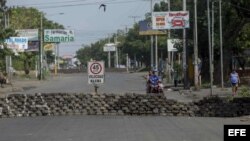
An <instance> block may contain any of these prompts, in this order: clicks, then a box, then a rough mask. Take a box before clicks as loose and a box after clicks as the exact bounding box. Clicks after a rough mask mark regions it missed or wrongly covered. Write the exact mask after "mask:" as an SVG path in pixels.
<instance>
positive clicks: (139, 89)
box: [8, 72, 146, 94]
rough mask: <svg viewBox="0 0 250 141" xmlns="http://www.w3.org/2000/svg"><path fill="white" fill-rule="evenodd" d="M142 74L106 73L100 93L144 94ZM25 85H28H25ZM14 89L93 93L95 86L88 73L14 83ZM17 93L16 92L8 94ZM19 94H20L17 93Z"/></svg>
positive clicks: (28, 92)
mask: <svg viewBox="0 0 250 141" xmlns="http://www.w3.org/2000/svg"><path fill="white" fill-rule="evenodd" d="M142 76H143V74H142V73H126V72H122V73H109V72H108V73H106V74H105V83H104V84H101V85H99V89H98V92H99V93H118V94H119V93H126V92H127V93H144V94H145V91H146V90H145V79H144V78H143V77H142ZM24 83H26V84H25V85H24ZM13 87H17V89H20V87H22V88H24V89H23V90H21V91H23V92H25V93H27V94H33V93H58V92H61V93H62V92H63V93H65V92H67V93H93V92H94V86H93V85H90V84H88V75H87V73H81V74H60V75H59V76H56V77H52V78H48V80H44V81H41V82H39V81H30V82H29V81H26V82H25V81H14V84H13ZM8 93H15V92H8ZM17 93H18V92H17Z"/></svg>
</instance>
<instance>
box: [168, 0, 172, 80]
mask: <svg viewBox="0 0 250 141" xmlns="http://www.w3.org/2000/svg"><path fill="white" fill-rule="evenodd" d="M168 12H170V0H168ZM170 38H171V29H169V30H168V39H170ZM170 56H171V52H170V51H169V50H168V62H167V63H168V65H167V66H168V69H167V70H168V78H169V80H168V82H171V80H172V78H171V66H172V63H173V62H172V63H171V61H170V60H171V59H170Z"/></svg>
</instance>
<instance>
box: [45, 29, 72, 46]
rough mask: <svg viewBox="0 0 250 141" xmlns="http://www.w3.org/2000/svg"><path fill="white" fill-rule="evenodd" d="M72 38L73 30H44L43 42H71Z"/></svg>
mask: <svg viewBox="0 0 250 141" xmlns="http://www.w3.org/2000/svg"><path fill="white" fill-rule="evenodd" d="M74 38H75V36H74V30H66V29H44V42H46V43H61V42H73V41H74V40H75V39H74Z"/></svg>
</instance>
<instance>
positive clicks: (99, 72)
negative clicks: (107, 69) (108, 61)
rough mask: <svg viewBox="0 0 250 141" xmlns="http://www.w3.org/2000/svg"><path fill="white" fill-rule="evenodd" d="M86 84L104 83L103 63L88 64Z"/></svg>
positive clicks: (91, 62)
mask: <svg viewBox="0 0 250 141" xmlns="http://www.w3.org/2000/svg"><path fill="white" fill-rule="evenodd" d="M88 83H89V84H100V83H104V62H103V61H90V62H88Z"/></svg>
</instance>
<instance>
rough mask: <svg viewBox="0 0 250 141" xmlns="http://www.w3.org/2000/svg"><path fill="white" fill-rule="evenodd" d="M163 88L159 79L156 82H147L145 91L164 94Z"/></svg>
mask: <svg viewBox="0 0 250 141" xmlns="http://www.w3.org/2000/svg"><path fill="white" fill-rule="evenodd" d="M163 88H164V86H163V84H162V82H161V81H159V82H158V83H157V84H151V83H150V82H148V84H147V93H157V94H164V92H163Z"/></svg>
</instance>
